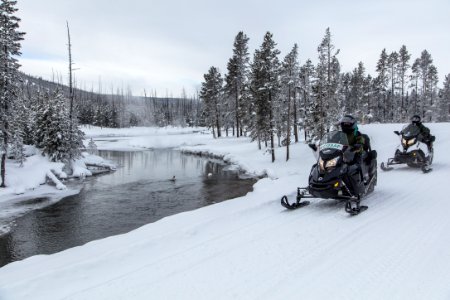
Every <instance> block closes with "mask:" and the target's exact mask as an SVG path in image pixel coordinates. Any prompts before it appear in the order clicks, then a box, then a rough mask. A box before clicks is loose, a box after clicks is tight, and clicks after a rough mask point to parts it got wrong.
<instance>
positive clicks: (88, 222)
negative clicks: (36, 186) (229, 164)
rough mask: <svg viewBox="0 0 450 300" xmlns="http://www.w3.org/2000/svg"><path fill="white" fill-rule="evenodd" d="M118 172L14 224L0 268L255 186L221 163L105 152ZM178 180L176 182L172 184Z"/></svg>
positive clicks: (169, 154)
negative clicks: (172, 179)
mask: <svg viewBox="0 0 450 300" xmlns="http://www.w3.org/2000/svg"><path fill="white" fill-rule="evenodd" d="M100 154H101V156H103V157H105V158H107V159H110V160H112V161H115V162H116V163H117V164H118V165H119V168H118V169H117V171H116V172H114V173H112V174H107V175H102V176H98V177H94V178H90V179H89V180H87V181H86V182H85V183H83V189H82V192H81V193H80V194H78V195H75V196H70V197H67V198H65V199H64V200H62V201H60V202H58V203H56V204H54V205H51V206H49V207H46V208H44V209H40V210H35V211H32V212H30V213H28V214H27V215H25V216H23V217H21V218H19V219H17V220H16V227H15V228H14V229H13V230H12V231H11V232H9V233H8V234H7V235H4V236H2V237H0V266H3V265H5V264H7V263H9V262H11V261H15V260H20V259H23V258H25V257H29V256H32V255H36V254H51V253H55V252H58V251H61V250H64V249H67V248H71V247H74V246H78V245H82V244H84V243H86V242H89V241H92V240H95V239H99V238H104V237H107V236H111V235H116V234H121V233H125V232H128V231H130V230H133V229H135V228H137V227H140V226H142V225H144V224H148V223H151V222H154V221H156V220H159V219H161V218H163V217H165V216H168V215H172V214H175V213H178V212H183V211H187V210H192V209H195V208H199V207H202V206H205V205H209V204H212V203H216V202H220V201H223V200H226V199H231V198H235V197H239V196H242V195H244V194H246V193H247V192H248V191H250V190H251V189H252V185H253V183H254V182H255V180H254V179H251V180H241V179H239V176H238V175H239V173H238V172H236V171H230V170H227V169H228V168H226V165H224V164H222V163H221V162H220V161H215V160H208V159H205V158H201V157H197V156H192V155H184V154H182V153H180V152H178V151H172V150H155V151H138V152H118V151H101V153H100ZM173 176H175V178H176V180H175V181H171V180H170V179H171V178H173Z"/></svg>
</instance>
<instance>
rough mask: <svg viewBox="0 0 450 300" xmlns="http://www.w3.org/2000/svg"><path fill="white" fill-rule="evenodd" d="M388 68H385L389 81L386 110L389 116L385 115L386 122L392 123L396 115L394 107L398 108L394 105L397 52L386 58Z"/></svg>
mask: <svg viewBox="0 0 450 300" xmlns="http://www.w3.org/2000/svg"><path fill="white" fill-rule="evenodd" d="M387 63H388V68H387V73H388V77H389V81H390V86H391V88H390V91H389V92H388V97H387V99H386V100H387V101H386V102H387V103H386V105H387V108H388V112H389V114H388V115H387V118H388V119H387V121H388V122H393V121H394V116H395V115H396V112H395V110H396V107H398V106H397V105H396V104H397V103H396V97H395V90H396V84H397V73H398V71H397V64H398V53H397V52H395V51H394V52H392V53H391V54H389V56H388V60H387Z"/></svg>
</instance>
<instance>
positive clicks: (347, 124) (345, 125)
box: [339, 115, 358, 133]
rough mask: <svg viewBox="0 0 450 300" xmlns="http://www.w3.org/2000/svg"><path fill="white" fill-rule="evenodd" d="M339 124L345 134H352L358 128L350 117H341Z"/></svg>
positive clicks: (354, 120)
mask: <svg viewBox="0 0 450 300" xmlns="http://www.w3.org/2000/svg"><path fill="white" fill-rule="evenodd" d="M339 124H340V125H341V129H342V131H343V132H345V133H351V132H354V131H355V130H356V129H357V128H358V127H357V126H356V119H355V118H353V117H352V116H351V115H345V116H343V117H342V118H341V120H340V121H339Z"/></svg>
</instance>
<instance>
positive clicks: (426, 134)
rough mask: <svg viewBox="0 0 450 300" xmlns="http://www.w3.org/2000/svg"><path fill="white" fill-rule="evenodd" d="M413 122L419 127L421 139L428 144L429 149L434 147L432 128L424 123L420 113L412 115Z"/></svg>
mask: <svg viewBox="0 0 450 300" xmlns="http://www.w3.org/2000/svg"><path fill="white" fill-rule="evenodd" d="M411 123H412V124H414V125H416V126H417V127H419V130H420V135H421V139H420V140H421V141H423V142H424V143H425V144H427V146H428V149H431V148H432V147H433V138H434V136H432V135H431V134H430V129H429V128H428V127H426V126H425V125H423V124H422V122H421V118H420V116H419V115H414V116H412V117H411Z"/></svg>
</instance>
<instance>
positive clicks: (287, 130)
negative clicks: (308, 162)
mask: <svg viewBox="0 0 450 300" xmlns="http://www.w3.org/2000/svg"><path fill="white" fill-rule="evenodd" d="M299 82H300V67H299V63H298V46H297V44H294V47H293V48H292V50H291V52H289V53H288V54H287V55H286V57H285V58H284V60H283V63H282V67H281V93H280V99H281V104H282V105H281V107H282V108H283V109H282V110H281V114H282V118H281V120H282V121H283V122H282V126H280V129H281V130H283V129H284V130H283V132H284V134H281V136H284V137H285V140H286V161H288V160H289V145H290V143H291V129H292V124H293V123H294V124H295V122H296V120H295V118H294V116H295V114H293V111H295V110H293V109H292V108H293V107H292V106H293V105H294V103H295V102H296V101H297V100H296V95H297V90H296V89H297V87H298V86H299ZM295 128H296V127H295ZM296 134H297V133H296Z"/></svg>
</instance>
